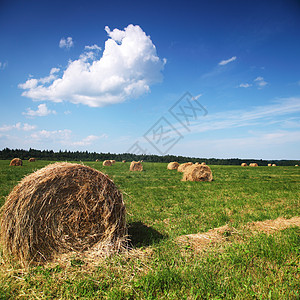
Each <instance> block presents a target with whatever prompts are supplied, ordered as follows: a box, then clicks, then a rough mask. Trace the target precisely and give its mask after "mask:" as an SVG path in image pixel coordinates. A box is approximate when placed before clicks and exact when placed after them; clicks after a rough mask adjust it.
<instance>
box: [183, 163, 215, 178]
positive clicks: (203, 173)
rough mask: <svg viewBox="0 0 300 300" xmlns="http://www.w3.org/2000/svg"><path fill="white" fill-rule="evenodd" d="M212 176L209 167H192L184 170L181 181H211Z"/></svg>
mask: <svg viewBox="0 0 300 300" xmlns="http://www.w3.org/2000/svg"><path fill="white" fill-rule="evenodd" d="M212 180H213V176H212V172H211V169H210V167H209V166H206V165H202V164H201V165H192V166H189V167H187V168H186V169H185V171H184V173H183V178H182V181H212Z"/></svg>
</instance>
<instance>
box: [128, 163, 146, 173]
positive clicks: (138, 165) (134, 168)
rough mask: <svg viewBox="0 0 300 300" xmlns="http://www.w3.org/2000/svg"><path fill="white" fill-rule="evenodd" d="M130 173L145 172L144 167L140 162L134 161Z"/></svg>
mask: <svg viewBox="0 0 300 300" xmlns="http://www.w3.org/2000/svg"><path fill="white" fill-rule="evenodd" d="M129 170H130V171H143V165H142V164H141V162H140V161H132V162H131V164H130V168H129Z"/></svg>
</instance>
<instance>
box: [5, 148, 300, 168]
mask: <svg viewBox="0 0 300 300" xmlns="http://www.w3.org/2000/svg"><path fill="white" fill-rule="evenodd" d="M15 157H18V158H21V159H22V160H28V159H29V158H31V157H34V158H36V159H40V160H51V161H53V160H55V161H66V160H68V161H95V160H96V159H98V160H100V161H103V160H106V159H114V160H116V161H122V160H126V161H132V160H135V161H139V160H143V161H145V162H164V163H168V162H171V161H177V162H179V163H184V162H188V161H191V162H193V163H195V162H205V163H206V164H208V165H240V164H241V163H242V162H245V163H247V164H249V163H255V162H256V163H257V164H258V165H259V166H266V165H268V164H269V163H272V164H276V165H278V166H294V165H295V164H299V161H296V160H263V159H240V158H223V159H222V158H201V157H186V156H176V155H164V156H161V155H153V154H151V155H149V154H142V155H137V154H133V153H122V154H116V153H97V152H88V151H68V150H65V151H62V150H60V151H58V152H55V151H53V150H36V149H31V148H30V149H29V150H24V149H9V148H4V149H3V150H0V159H1V160H4V159H6V160H11V159H13V158H15Z"/></svg>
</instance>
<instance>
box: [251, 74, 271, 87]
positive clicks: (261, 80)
mask: <svg viewBox="0 0 300 300" xmlns="http://www.w3.org/2000/svg"><path fill="white" fill-rule="evenodd" d="M254 82H255V83H256V84H257V85H258V86H259V87H260V88H263V87H264V86H266V85H267V84H268V83H267V82H266V81H265V80H264V78H263V77H261V76H258V77H256V78H255V79H254Z"/></svg>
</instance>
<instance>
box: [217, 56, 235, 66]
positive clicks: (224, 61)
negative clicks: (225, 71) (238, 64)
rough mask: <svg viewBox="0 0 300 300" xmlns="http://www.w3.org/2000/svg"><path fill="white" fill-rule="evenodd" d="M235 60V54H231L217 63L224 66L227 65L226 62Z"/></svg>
mask: <svg viewBox="0 0 300 300" xmlns="http://www.w3.org/2000/svg"><path fill="white" fill-rule="evenodd" d="M235 60H236V56H232V57H231V58H229V59H226V60H222V61H220V62H219V65H220V66H224V65H227V64H229V63H230V62H232V61H235Z"/></svg>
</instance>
